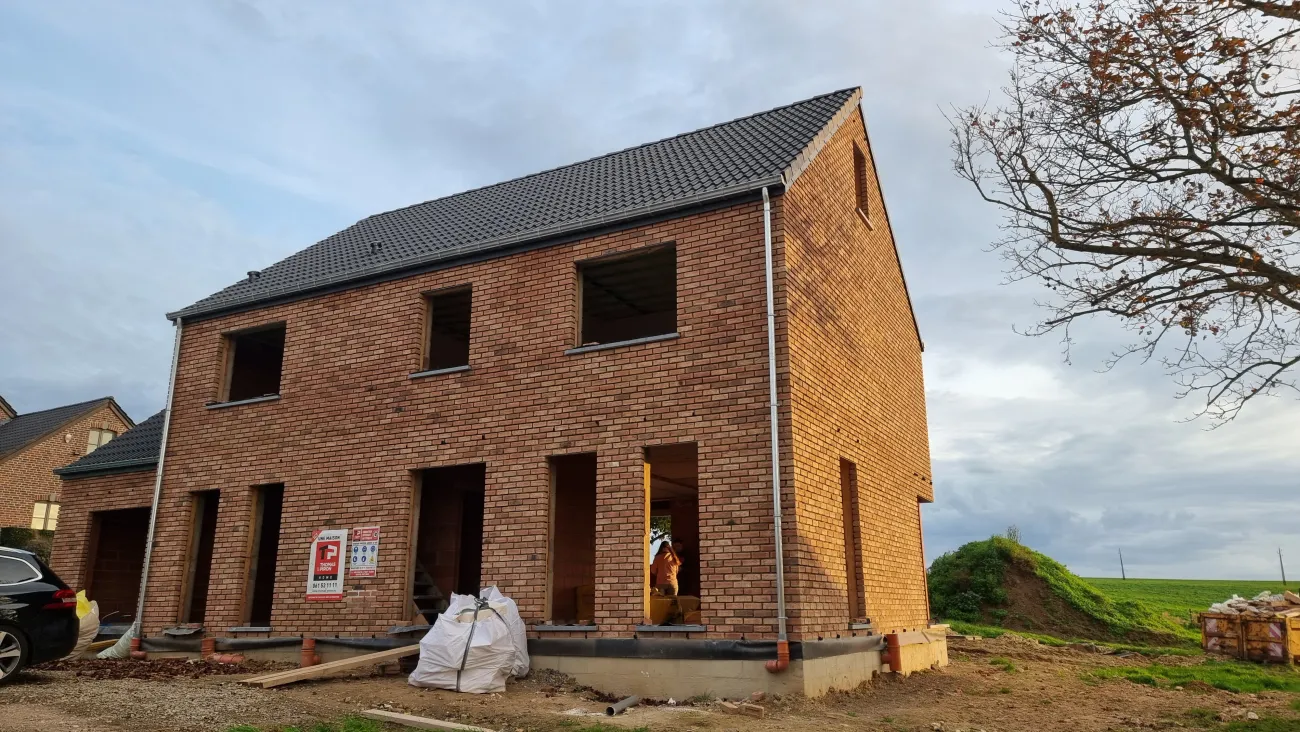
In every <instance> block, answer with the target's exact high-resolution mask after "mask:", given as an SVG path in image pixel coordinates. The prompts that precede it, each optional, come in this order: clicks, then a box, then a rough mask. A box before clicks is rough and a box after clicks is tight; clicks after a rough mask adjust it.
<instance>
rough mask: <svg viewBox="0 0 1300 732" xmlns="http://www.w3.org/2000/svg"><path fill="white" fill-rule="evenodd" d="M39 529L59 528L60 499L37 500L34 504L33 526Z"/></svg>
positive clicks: (52, 529)
mask: <svg viewBox="0 0 1300 732" xmlns="http://www.w3.org/2000/svg"><path fill="white" fill-rule="evenodd" d="M31 528H33V529H36V530H37V531H54V530H55V529H57V528H59V503H58V501H37V502H36V503H35V504H34V505H33V506H32V526H31Z"/></svg>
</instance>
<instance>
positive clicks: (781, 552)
mask: <svg viewBox="0 0 1300 732" xmlns="http://www.w3.org/2000/svg"><path fill="white" fill-rule="evenodd" d="M763 261H764V265H765V266H764V270H763V274H764V276H765V278H766V280H767V381H768V384H767V387H768V407H769V410H770V412H771V431H772V531H773V535H774V538H775V540H776V541H775V544H774V546H775V547H776V621H777V636H776V638H777V640H776V658H775V659H774V660H771V661H768V662H767V663H766V664H764V666H765V667H766V668H767V670H768V671H770V672H771V673H774V674H776V673H780V672H782V671H784V670H786V669H787V668H789V666H790V644H789V642H788V641H787V640H786V634H785V620H786V618H785V548H784V546H783V545H782V538H781V449H780V445H781V442H780V432H779V430H778V422H777V402H776V304H775V296H774V295H773V285H772V199H771V198H769V197H768V193H767V186H763Z"/></svg>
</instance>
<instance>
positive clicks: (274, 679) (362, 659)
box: [239, 643, 420, 689]
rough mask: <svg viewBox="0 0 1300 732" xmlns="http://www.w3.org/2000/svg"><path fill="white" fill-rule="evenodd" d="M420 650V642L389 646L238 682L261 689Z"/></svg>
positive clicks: (374, 663)
mask: <svg viewBox="0 0 1300 732" xmlns="http://www.w3.org/2000/svg"><path fill="white" fill-rule="evenodd" d="M419 652H420V644H419V643H416V644H414V645H409V646H402V647H401V648H390V649H388V650H387V651H379V652H378V653H367V654H366V655H364V656H353V657H352V658H344V659H342V660H339V661H330V662H329V663H320V664H317V665H315V666H308V667H306V668H295V669H292V670H290V671H278V672H276V673H273V674H262V675H261V676H253V677H251V678H247V679H241V680H240V682H239V683H241V684H249V685H251V686H260V687H262V688H263V689H269V688H271V687H273V686H283V685H284V684H293V683H296V682H299V681H306V680H308V679H319V678H323V677H325V676H329V675H330V674H335V673H339V672H342V671H351V670H352V669H354V668H361V667H363V666H376V665H379V664H381V663H391V662H392V661H396V660H397V659H399V658H405V657H407V656H414V655H415V654H417V653H419Z"/></svg>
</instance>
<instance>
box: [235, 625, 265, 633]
mask: <svg viewBox="0 0 1300 732" xmlns="http://www.w3.org/2000/svg"><path fill="white" fill-rule="evenodd" d="M226 632H227V633H270V632H271V626H269V625H237V626H235V627H233V628H226Z"/></svg>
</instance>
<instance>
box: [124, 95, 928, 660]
mask: <svg viewBox="0 0 1300 732" xmlns="http://www.w3.org/2000/svg"><path fill="white" fill-rule="evenodd" d="M861 129H862V128H861V121H860V119H858V118H857V117H856V116H855V117H853V118H851V119H850V120H849V121H848V122H847V123H846V124H845V125H844V127H843V130H841V132H840V133H839V134H837V135H836V136H835V137H834V138H833V139H832V140H831V142H830V144H829V146H828V147H827V149H826V150H824V151H823V152H822V153H821V155H820V156H819V157H818V158H817V160H816V161H815V162H814V164H813V165H812V166H811V167H810V168H809V169H808V170H807V171H806V172H805V173H804V174H803V176H802V177H801V178H800V179H799V180H798V182H797V183H796V184H795V186H794V187H793V188H792V190H791V191H790V193H789V195H787V196H785V197H775V198H774V199H773V224H774V237H773V238H774V241H773V244H774V262H775V283H776V287H777V296H776V305H777V333H778V374H779V377H778V379H779V387H780V389H779V398H780V400H781V403H782V405H783V412H782V415H781V425H782V435H781V453H782V465H783V476H782V484H783V486H784V487H785V492H784V496H783V506H784V509H783V510H785V511H786V513H787V523H786V525H785V539H786V542H787V577H788V582H787V592H788V595H789V599H790V615H791V619H792V622H791V631H792V637H793V638H800V637H804V636H809V637H811V636H815V635H817V634H821V633H825V632H831V631H837V632H843V631H846V630H847V609H846V599H845V577H844V574H845V573H844V570H843V567H844V542H843V523H842V521H841V513H842V510H841V498H840V496H841V494H840V488H839V460H840V459H841V458H842V457H843V458H847V459H849V460H853V461H854V462H856V463H857V464H858V476H859V478H858V485H859V490H860V492H861V496H860V498H861V505H862V511H861V513H862V516H863V524H864V525H863V526H862V527H861V531H862V533H863V541H862V545H863V548H864V549H863V553H864V557H863V567H864V572H863V573H864V578H865V587H866V593H865V594H866V598H867V599H866V603H867V614H869V615H870V616H871V617H872V618H873V619H875V620H876V621H877V626H878V627H881V628H894V627H907V626H915V625H919V624H921V623H923V622H924V619H925V615H926V611H925V591H924V577H923V574H922V565H921V549H920V542H919V512H918V511H917V506H916V501H917V499H918V497H919V496H923V497H926V498H928V497H929V490H930V489H929V485H928V478H929V455H928V446H927V443H926V434H925V411H924V410H925V405H924V394H923V389H922V383H921V372H920V354H919V349H918V346H917V341H916V335H915V333H914V331H913V330H912V326H911V319H910V311H909V309H908V305H907V301H906V298H905V296H904V293H903V289H902V282H901V279H900V278H899V273H898V265H897V261H896V259H895V255H894V252H893V249H892V243H891V240H890V238H889V233H888V228H887V225H886V223H885V221H884V220H883V216H880V217H879V218H878V220H877V222H876V230H875V231H874V232H873V231H869V230H867V229H866V228H865V225H864V224H863V222H861V221H860V220H859V219H856V218H853V217H856V216H857V214H856V213H854V212H853V201H854V193H853V167H852V163H851V160H852V147H851V144H852V142H853V137H854V136H855V135H856V136H858V137H861ZM846 130H847V132H846ZM845 156H847V159H848V160H849V161H850V162H849V163H848V164H847V165H845V164H843V161H844V160H845V159H846V157H845ZM873 183H874V178H873ZM872 196H873V199H872V200H873V201H876V202H878V201H879V193H878V191H875V190H874V189H873V191H872ZM787 198H788V199H789V201H786V200H784V199H787ZM841 199H843V200H841ZM842 205H843V206H847V208H844V209H843V210H841V207H842ZM786 206H789V207H790V212H789V213H790V215H791V217H792V219H791V221H790V223H789V226H790V229H791V230H790V235H789V241H790V243H791V247H792V257H791V268H790V274H791V277H792V281H791V290H792V295H791V307H792V311H791V312H792V313H793V314H794V316H795V318H794V320H792V327H791V329H790V331H789V339H788V342H787V330H786V318H785V306H786V303H785V282H786V276H787V270H786V263H785V242H786V237H785V236H784V235H783V227H784V226H786V223H785V222H786V218H785V216H786V211H785V210H784V209H785V207H786ZM664 242H675V243H676V247H677V258H678V331H679V332H680V334H681V336H680V338H678V339H675V340H668V341H661V342H655V343H649V344H641V345H636V346H628V347H622V348H617V349H611V350H605V351H596V352H587V353H581V354H572V355H566V354H565V353H564V351H565V349H567V348H570V347H572V346H574V345H575V340H576V336H577V334H576V330H577V308H576V280H577V278H576V276H575V266H574V264H575V262H577V261H580V260H584V259H588V258H591V257H595V256H600V255H606V254H611V253H618V252H625V251H630V250H633V249H636V248H639V247H643V246H649V245H653V244H660V243H664ZM763 266H764V263H763V226H762V205H761V203H758V202H747V203H743V204H738V205H735V206H732V207H730V208H725V209H720V210H715V211H709V212H703V213H697V214H693V215H690V216H684V217H682V218H679V219H675V220H672V221H666V222H659V223H653V224H649V225H645V226H641V227H638V228H634V229H630V230H627V231H621V232H616V233H610V234H606V235H602V236H597V237H592V238H589V239H584V240H580V241H576V242H572V243H567V244H563V245H557V246H552V247H549V248H546V249H540V250H536V251H530V252H523V253H519V254H515V255H512V256H510V257H507V258H501V259H494V260H489V261H486V262H481V263H474V264H467V265H462V266H458V267H455V268H452V269H447V270H443V271H439V272H432V273H426V274H420V275H415V276H411V277H408V278H405V279H401V280H398V281H394V282H387V283H380V284H375V285H370V286H367V287H362V288H357V289H353V290H348V291H345V292H339V293H332V294H327V295H323V296H320V297H316V298H313V299H309V300H305V301H301V302H294V303H288V304H283V305H276V306H272V307H267V308H263V309H261V310H257V311H254V312H247V313H238V314H233V315H228V316H222V317H219V318H215V319H211V320H205V321H199V322H195V323H187V324H186V325H185V329H184V335H183V338H182V343H181V350H180V361H179V367H178V373H177V382H176V391H175V402H174V410H173V414H172V424H171V439H170V444H169V445H168V460H167V473H166V476H165V480H164V490H163V497H162V503H161V506H160V513H159V519H158V530H157V531H158V533H157V543H156V546H155V557H156V561H155V562H154V563H153V573H152V576H151V577H150V579H149V583H150V589H149V596H148V603H147V607H146V617H145V631H146V632H147V633H156V632H157V631H158V630H159V629H160V628H162V627H165V626H168V625H170V624H172V623H174V622H175V621H176V617H177V613H178V609H179V608H178V605H179V602H180V592H181V586H182V581H183V577H184V571H185V568H184V557H183V553H184V551H185V547H186V545H187V542H188V537H189V535H190V532H191V530H192V527H191V526H190V525H189V523H190V520H189V516H190V509H189V502H190V495H191V493H192V492H194V491H201V490H208V489H219V490H221V505H220V512H219V515H218V529H217V532H218V533H217V543H216V548H215V552H214V560H213V566H212V580H211V585H210V595H209V604H208V612H207V617H206V624H207V627H208V628H209V629H210V630H212V631H216V632H223V631H224V630H225V628H227V627H229V626H234V625H239V624H240V616H241V609H242V607H243V603H244V597H243V594H244V584H245V577H246V573H247V571H248V567H247V557H248V555H249V541H250V537H249V533H248V532H249V529H248V526H249V522H250V521H249V520H250V517H251V515H252V505H251V503H250V497H251V487H252V486H255V485H260V484H267V483H283V484H284V486H285V504H284V520H283V522H282V526H281V534H280V541H281V547H280V553H279V562H280V564H279V570H278V572H277V587H276V594H275V602H274V609H273V612H272V619H271V625H272V626H273V628H274V633H275V634H297V633H338V634H341V635H348V634H352V635H362V634H370V633H382V632H384V631H385V630H386V629H387V628H388V627H390V626H392V625H394V624H397V623H401V622H403V621H405V620H406V619H407V618H409V617H410V611H409V601H408V597H409V591H410V589H409V588H410V575H409V563H410V551H411V550H410V538H411V536H412V531H413V527H414V525H415V524H416V522H417V517H416V516H414V515H413V512H412V510H411V507H412V505H413V503H414V495H413V491H415V490H417V488H418V486H419V477H418V476H419V472H418V471H420V470H422V469H425V468H432V467H440V466H452V465H464V464H472V463H483V464H485V465H486V505H485V512H484V513H485V515H484V523H485V527H484V536H483V542H482V548H483V563H482V580H483V583H484V584H490V583H496V584H498V585H500V587H501V589H502V591H503V592H505V593H506V594H508V595H510V596H512V597H514V598H515V600H516V601H517V602H518V603H519V607H520V611H521V614H522V615H523V617H524V619H525V621H527V622H529V623H533V622H538V621H541V620H543V619H546V618H547V617H548V616H549V614H550V608H548V607H546V595H547V577H546V568H547V564H548V558H547V551H548V545H549V537H548V525H549V517H548V510H549V508H548V507H549V502H550V491H549V486H550V476H549V466H548V461H547V458H548V457H551V456H556V455H567V454H574V453H582V452H595V453H596V454H597V460H596V492H597V495H596V517H595V533H596V542H597V552H596V566H595V578H596V581H595V585H596V597H595V616H596V617H595V620H596V622H597V623H598V624H599V626H600V632H599V635H604V636H626V635H628V634H630V633H631V632H632V631H633V630H634V627H635V625H636V624H638V623H640V622H642V620H643V618H644V615H645V612H646V602H645V583H646V579H647V566H648V565H647V557H646V556H645V541H646V538H647V536H648V529H649V527H648V500H647V499H648V496H647V490H648V484H647V481H648V474H647V471H646V466H645V464H644V452H643V448H644V447H645V446H648V445H657V444H673V443H681V442H694V443H697V445H698V471H699V476H698V477H699V564H700V576H699V584H700V596H701V602H702V615H703V618H702V619H703V622H704V623H705V624H706V625H707V626H708V628H709V631H708V633H707V634H701V635H702V636H704V637H716V638H723V637H727V638H738V637H741V636H742V635H743V636H744V637H747V638H771V637H774V636H775V631H776V623H775V618H774V615H775V607H774V606H775V594H774V585H775V576H774V565H773V562H774V558H775V551H774V547H773V542H772V535H771V532H772V523H771V521H772V516H771V482H770V480H771V476H770V473H769V470H770V462H769V461H770V452H769V442H768V415H767V361H766V356H767V352H766V332H765V315H764V286H763V283H764V273H763ZM467 284H468V285H472V286H473V292H474V301H473V313H472V332H471V343H470V365H471V369H470V370H469V371H466V372H460V373H451V374H441V375H435V376H430V377H422V378H417V379H411V378H409V374H411V373H412V372H416V371H418V370H420V368H421V356H422V334H423V331H422V327H421V323H422V321H423V317H424V301H423V299H422V297H421V295H422V293H425V292H428V291H431V290H436V289H441V288H446V287H453V286H458V285H467ZM277 321H282V322H285V323H286V324H287V333H286V346H285V354H284V375H283V379H282V382H281V395H282V397H281V399H279V400H278V401H270V402H261V403H254V404H244V405H237V406H232V407H227V408H220V409H208V408H205V404H206V403H208V402H211V401H212V400H215V399H217V398H218V396H219V392H220V386H221V376H222V373H221V365H222V359H221V343H222V339H221V334H222V333H224V332H229V331H233V330H237V329H241V328H249V327H254V326H258V325H262V324H267V323H271V322H277ZM788 345H789V346H792V347H793V349H795V350H796V351H799V352H800V355H799V356H798V357H797V358H796V361H795V367H796V368H797V369H798V371H797V374H796V375H795V383H796V385H797V386H796V391H795V392H794V399H793V403H792V401H791V391H790V389H789V388H788V386H789V385H788V383H787V374H788V372H789V370H788V369H787V360H788V355H787V354H788V353H789V351H790V350H791V349H790V348H787V346H788ZM792 425H793V428H792ZM792 429H793V430H794V433H796V434H798V435H799V439H798V440H797V441H796V440H794V439H792ZM370 525H379V526H381V527H382V530H383V534H382V537H383V539H382V543H381V546H380V557H379V576H378V577H376V578H373V579H360V580H352V581H349V582H348V585H347V596H346V598H345V599H344V600H343V601H339V602H328V603H308V602H306V601H305V600H304V599H303V593H304V590H305V584H306V571H307V563H308V552H309V545H310V538H311V535H312V532H313V530H315V529H320V528H328V527H339V528H343V527H353V526H370Z"/></svg>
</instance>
